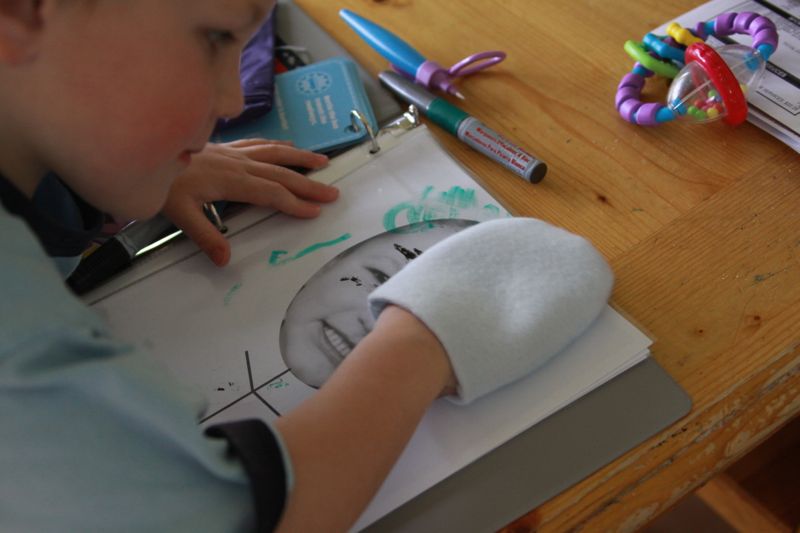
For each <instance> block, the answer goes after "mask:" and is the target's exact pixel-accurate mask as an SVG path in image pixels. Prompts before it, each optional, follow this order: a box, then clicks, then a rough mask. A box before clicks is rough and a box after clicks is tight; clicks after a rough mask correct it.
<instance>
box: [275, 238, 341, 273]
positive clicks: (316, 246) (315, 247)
mask: <svg viewBox="0 0 800 533" xmlns="http://www.w3.org/2000/svg"><path fill="white" fill-rule="evenodd" d="M350 237H352V235H350V234H349V233H345V234H344V235H341V236H340V237H337V238H335V239H333V240H330V241H324V242H318V243H316V244H312V245H311V246H309V247H308V248H303V249H302V250H300V251H299V252H297V253H296V254H294V255H293V256H292V257H284V258H283V259H281V257H282V256H284V255H287V254H288V253H289V252H287V251H286V250H274V251H273V252H272V253H271V254H270V256H269V264H270V265H273V266H274V265H282V264H284V263H288V262H289V261H294V260H295V259H300V258H301V257H303V256H304V255H308V254H310V253H311V252H315V251H317V250H319V249H320V248H325V247H327V246H334V245H336V244H339V243H340V242H342V241H346V240H347V239H349V238H350Z"/></svg>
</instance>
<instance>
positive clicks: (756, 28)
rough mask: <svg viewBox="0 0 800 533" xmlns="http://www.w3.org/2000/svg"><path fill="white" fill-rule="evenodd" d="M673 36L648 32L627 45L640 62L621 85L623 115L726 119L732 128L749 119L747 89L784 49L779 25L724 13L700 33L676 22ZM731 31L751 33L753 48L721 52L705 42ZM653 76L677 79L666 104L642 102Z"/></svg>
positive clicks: (639, 120) (650, 120)
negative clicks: (778, 50) (768, 61)
mask: <svg viewBox="0 0 800 533" xmlns="http://www.w3.org/2000/svg"><path fill="white" fill-rule="evenodd" d="M667 34H668V35H667V36H663V37H660V36H656V35H653V34H652V33H648V34H647V35H645V36H644V40H643V42H641V43H637V42H635V41H628V42H626V43H625V51H626V52H627V53H628V55H630V56H631V57H632V58H633V59H634V60H635V61H636V64H635V65H634V67H633V71H631V73H629V74H626V75H625V76H623V78H622V80H621V81H620V82H619V86H618V87H617V97H616V106H617V111H619V114H620V115H621V116H622V118H624V119H625V120H627V121H628V122H631V123H633V124H640V125H642V126H655V125H657V124H660V123H662V122H669V121H670V120H674V119H675V118H679V117H686V118H688V119H690V120H692V121H693V122H696V123H700V122H711V121H712V120H718V119H720V118H724V119H725V122H726V123H728V124H730V125H732V126H735V125H737V124H740V123H741V122H742V121H744V119H745V118H747V100H746V97H745V93H746V91H747V90H748V89H749V88H750V87H755V86H757V83H758V80H759V79H760V78H761V75H762V74H763V73H764V69H765V66H766V63H767V60H769V57H770V56H771V55H772V53H773V52H774V51H775V49H776V48H777V47H778V32H777V31H776V30H775V24H774V23H773V22H772V21H771V20H770V19H768V18H766V17H764V16H761V15H759V14H757V13H751V12H742V13H723V14H721V15H719V16H718V17H717V18H715V19H714V20H711V21H708V22H700V23H698V24H697V26H696V27H695V30H694V32H692V31H690V30H687V29H685V28H682V27H681V26H680V25H679V24H677V23H675V22H673V23H672V24H670V25H669V26H668V27H667ZM731 34H747V35H750V37H752V39H753V46H752V48H750V47H747V46H743V45H739V44H729V45H725V46H721V47H720V48H717V49H716V50H715V49H713V48H711V47H710V46H709V45H707V44H706V43H704V42H703V41H704V40H705V39H707V38H708V37H709V36H712V35H713V36H716V37H725V36H727V35H731ZM653 74H658V75H659V76H664V77H666V78H674V81H673V82H672V84H671V85H670V88H669V92H668V94H667V103H666V105H664V104H659V103H645V102H642V101H641V96H642V87H644V82H645V78H648V77H650V76H652V75H653Z"/></svg>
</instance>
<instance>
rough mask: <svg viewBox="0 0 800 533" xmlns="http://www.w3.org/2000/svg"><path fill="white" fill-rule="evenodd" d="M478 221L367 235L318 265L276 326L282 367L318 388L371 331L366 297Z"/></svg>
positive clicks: (423, 225)
mask: <svg viewBox="0 0 800 533" xmlns="http://www.w3.org/2000/svg"><path fill="white" fill-rule="evenodd" d="M475 223H476V222H474V221H472V220H461V219H444V220H432V221H427V222H419V223H416V224H412V225H409V226H403V227H400V228H397V229H396V230H392V231H388V232H385V233H381V234H378V235H375V236H374V237H371V238H369V239H367V240H365V241H362V242H360V243H358V244H356V245H354V246H351V247H350V248H348V249H347V250H345V251H344V252H342V253H340V254H339V255H337V256H336V257H334V258H333V259H331V260H330V261H329V262H328V263H327V264H325V265H324V266H323V267H322V268H320V269H319V270H318V271H317V272H316V273H315V274H314V275H313V276H312V277H311V279H309V280H308V281H307V282H306V283H305V285H303V287H301V288H300V290H299V291H298V292H297V294H296V295H295V297H294V299H293V300H292V302H291V303H290V304H289V307H288V308H287V310H286V316H285V317H284V319H283V323H282V324H281V330H280V349H281V356H282V357H283V360H284V362H285V363H286V366H287V367H288V368H289V370H290V371H291V372H292V373H293V374H294V375H295V376H296V377H297V378H298V379H300V380H301V381H302V382H303V383H305V384H307V385H310V386H311V387H315V388H319V387H320V386H321V385H322V384H323V383H324V382H325V381H326V380H327V379H328V377H329V376H330V375H331V374H332V373H333V371H334V370H336V367H338V366H339V364H340V363H341V362H342V361H343V360H344V358H345V357H346V356H347V354H349V353H350V351H351V350H352V349H353V348H354V347H355V345H356V344H358V342H359V341H360V340H361V339H363V338H364V337H365V336H366V335H367V333H369V332H370V330H371V329H372V327H373V325H374V320H373V318H372V315H371V314H370V312H369V308H368V305H367V296H368V295H369V293H371V292H372V291H373V290H374V289H376V288H377V287H378V286H379V285H381V284H382V283H384V282H385V281H386V280H388V279H389V278H390V277H391V276H393V275H394V274H395V273H397V272H398V271H400V269H401V268H403V267H404V266H405V265H406V264H408V262H409V261H412V260H413V259H414V258H416V257H417V256H418V255H420V254H421V253H423V252H424V251H425V250H426V249H428V248H430V247H431V246H433V245H434V244H436V243H437V242H439V241H441V240H442V239H444V238H446V237H449V236H450V235H453V234H455V233H458V232H459V231H461V230H462V229H465V228H467V227H469V226H471V225H473V224H475Z"/></svg>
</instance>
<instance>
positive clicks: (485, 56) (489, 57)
mask: <svg viewBox="0 0 800 533" xmlns="http://www.w3.org/2000/svg"><path fill="white" fill-rule="evenodd" d="M505 58H506V53H505V52H503V51H501V50H487V51H486V52H480V53H477V54H472V55H471V56H467V57H465V58H464V59H462V60H461V61H459V62H458V63H456V64H454V65H453V66H452V67H450V68H448V69H447V74H449V75H450V76H452V77H453V78H458V77H461V76H469V75H470V74H475V73H476V72H479V71H481V70H483V69H486V68H489V67H491V66H492V65H496V64H498V63H500V62H501V61H502V60H504V59H505Z"/></svg>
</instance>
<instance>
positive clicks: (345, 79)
mask: <svg viewBox="0 0 800 533" xmlns="http://www.w3.org/2000/svg"><path fill="white" fill-rule="evenodd" d="M353 109H355V110H358V111H360V112H361V113H362V114H363V115H364V116H365V117H366V118H367V120H368V121H369V123H370V126H372V128H373V130H374V131H377V129H378V128H377V121H376V120H375V114H374V113H373V111H372V106H371V105H370V103H369V99H368V98H367V94H366V92H365V90H364V86H363V84H362V83H361V80H360V79H359V77H358V71H357V69H356V64H355V63H354V62H353V61H352V60H350V59H347V58H344V57H334V58H331V59H326V60H325V61H320V62H319V63H313V64H311V65H307V66H305V67H300V68H297V69H294V70H290V71H288V72H284V73H282V74H278V75H277V76H275V94H274V97H273V102H272V110H271V111H270V112H269V113H267V114H266V115H264V116H261V117H258V118H256V119H254V120H252V121H250V122H247V123H244V124H241V125H239V126H236V127H234V128H229V129H226V130H225V131H224V132H222V133H220V134H217V135H214V137H213V138H212V141H215V142H227V141H233V140H236V139H249V138H254V137H260V138H264V139H272V140H290V141H292V142H294V145H295V146H297V147H298V148H305V149H306V150H313V151H315V152H330V151H333V150H336V149H339V148H343V147H345V146H347V145H350V144H355V143H357V142H359V141H363V140H365V139H366V138H367V131H366V128H364V127H363V126H361V125H359V127H358V129H357V130H356V129H355V128H354V127H353V126H352V123H351V119H350V112H351V111H352V110H353Z"/></svg>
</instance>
